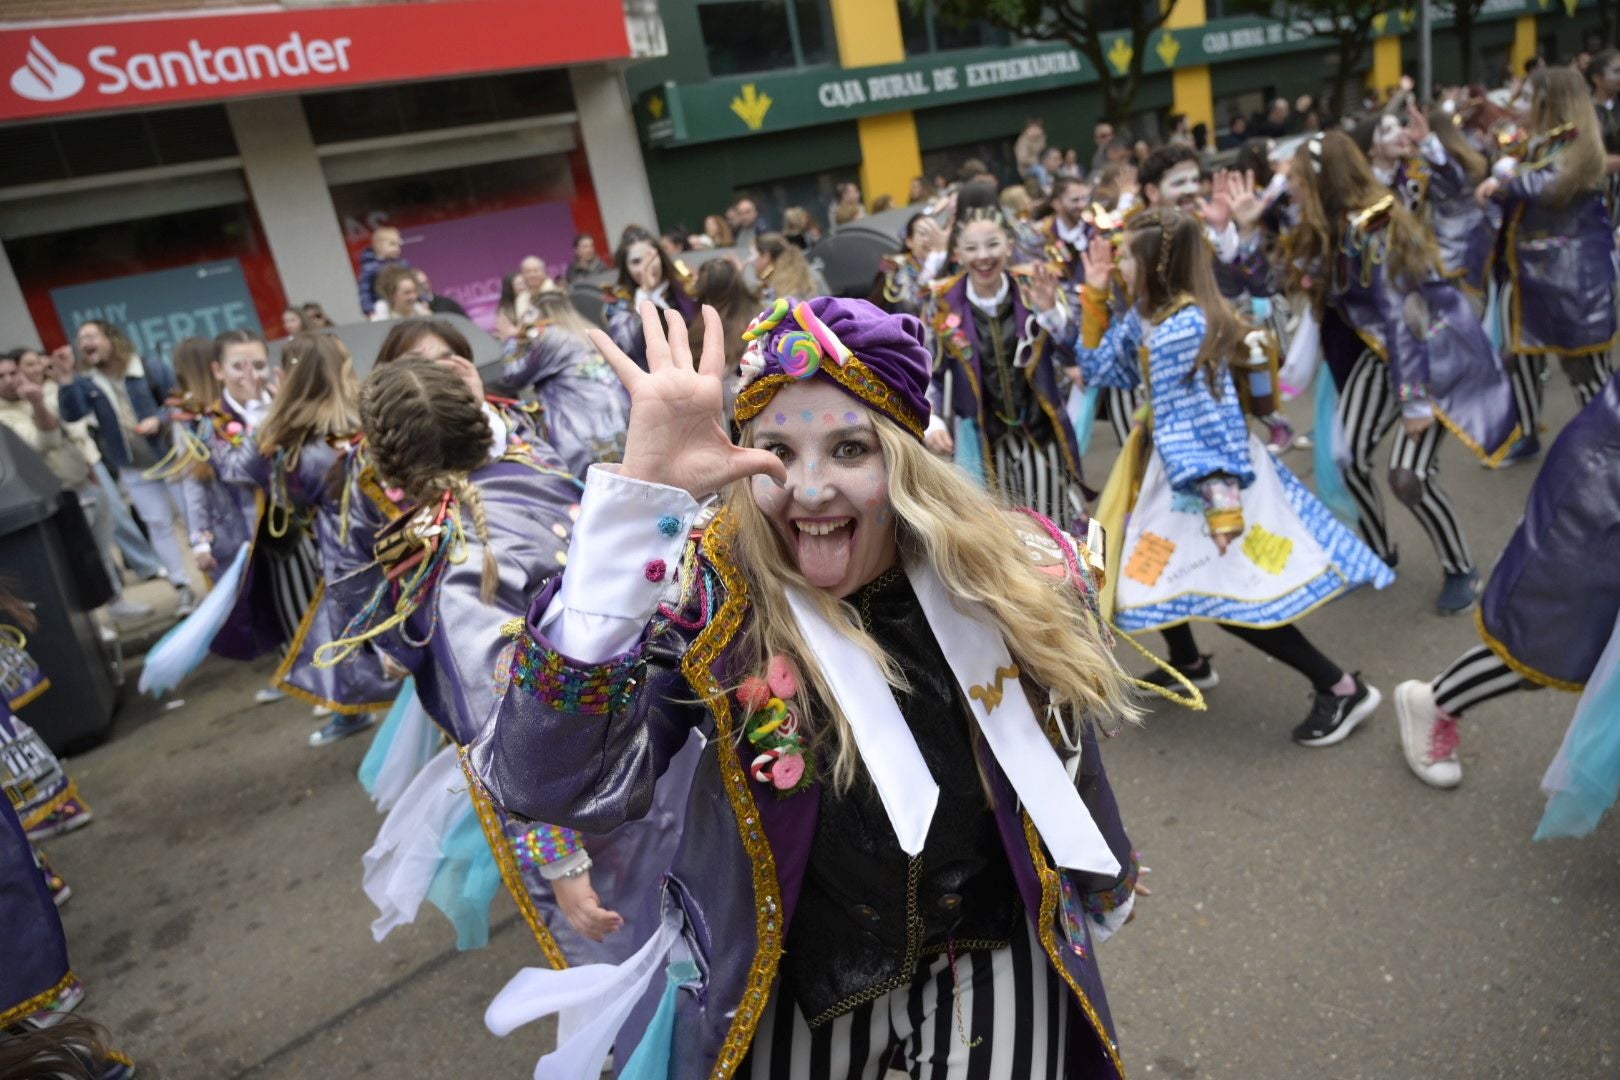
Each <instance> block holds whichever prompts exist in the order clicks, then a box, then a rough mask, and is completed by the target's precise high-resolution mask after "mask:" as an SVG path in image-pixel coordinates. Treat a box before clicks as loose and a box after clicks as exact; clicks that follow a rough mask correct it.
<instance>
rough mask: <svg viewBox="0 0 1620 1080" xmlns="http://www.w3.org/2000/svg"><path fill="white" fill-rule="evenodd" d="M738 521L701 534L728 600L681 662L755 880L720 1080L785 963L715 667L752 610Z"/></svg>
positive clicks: (719, 1061) (762, 842)
mask: <svg viewBox="0 0 1620 1080" xmlns="http://www.w3.org/2000/svg"><path fill="white" fill-rule="evenodd" d="M736 536H737V522H736V519H735V518H733V517H732V516H731V512H730V511H728V510H721V511H720V513H719V514H717V515H716V516H715V519H714V521H713V522H711V523H710V525H709V527H708V529H707V530H706V531H705V532H704V534H703V554H704V556H705V557H706V558H708V560H709V563H710V565H712V566H713V567H714V570H715V573H717V574H718V575H719V576H720V580H721V582H722V583H723V584H724V586H725V590H726V595H725V599H724V600H722V601H721V603H720V610H719V611H717V612H715V615H714V618H713V619H711V620H709V625H708V626H706V627H704V628H703V631H702V633H700V634H698V636H697V638H696V639H695V640H694V641H693V642H692V645H691V647H690V648H689V649H687V650H686V655H685V656H684V657H682V658H681V673H682V674H683V675H685V676H686V681H687V684H688V685H689V686H691V688H692V690H693V691H694V692H695V693H696V694H697V695H698V696H699V697H701V698H702V699H703V701H704V703H705V704H706V705H708V707H709V711H710V712H712V713H713V714H714V726H715V738H714V743H715V745H716V746H717V747H718V748H719V761H720V777H721V780H722V782H723V783H724V784H725V789H726V799H727V801H728V802H729V803H730V804H731V813H732V816H733V817H734V818H735V819H736V821H737V835H738V837H739V838H740V839H741V841H742V846H743V848H744V850H746V851H747V852H748V860H749V862H750V863H751V864H752V865H753V873H754V929H755V934H756V935H757V938H758V943H759V944H758V948H757V949H756V950H755V952H754V958H753V960H752V961H750V963H749V966H748V989H747V990H746V991H744V993H743V999H742V1001H740V1002H738V1004H737V1013H736V1016H735V1017H734V1018H733V1019H732V1021H731V1027H730V1029H728V1030H727V1032H726V1038H725V1042H724V1043H722V1044H721V1046H720V1052H719V1054H718V1055H717V1056H716V1058H715V1063H714V1073H713V1077H714V1080H726V1078H727V1077H730V1076H732V1075H733V1074H734V1073H735V1072H736V1070H737V1066H739V1065H741V1064H742V1060H743V1058H744V1056H746V1055H747V1053H748V1048H749V1046H750V1045H752V1043H753V1041H754V1030H755V1028H757V1027H758V1026H759V1019H760V1017H761V1016H762V1015H764V1012H765V1006H766V1003H767V1002H768V1001H769V1000H770V996H771V983H772V982H773V981H774V980H775V978H776V969H777V965H778V964H779V963H781V959H782V931H783V929H784V927H783V926H782V898H781V884H780V883H779V881H778V880H777V876H776V856H775V855H774V854H773V853H772V852H771V845H770V842H769V841H768V840H767V839H766V838H765V833H764V830H763V829H762V828H761V827H760V822H759V810H758V807H757V806H756V805H755V803H754V793H753V791H752V790H750V787H749V782H748V777H747V776H745V775H744V774H743V768H742V763H741V762H739V761H738V760H737V753H736V750H735V747H734V739H733V736H734V731H733V728H732V723H731V701H730V699H729V698H728V697H727V696H726V692H725V688H724V687H722V686H721V685H720V683H719V681H718V680H717V679H715V677H714V671H713V665H714V662H715V661H716V660H717V659H719V657H720V654H721V653H722V652H724V651H725V649H726V646H728V645H730V644H731V642H732V641H733V639H735V638H736V636H737V632H738V631H739V630H741V629H742V624H743V615H744V613H745V612H746V611H747V608H748V584H747V582H746V581H744V580H743V576H742V573H741V572H740V571H739V570H738V569H737V566H736V564H735V562H733V560H732V548H731V545H732V542H733V541H734V540H735V539H736Z"/></svg>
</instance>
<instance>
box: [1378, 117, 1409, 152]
mask: <svg viewBox="0 0 1620 1080" xmlns="http://www.w3.org/2000/svg"><path fill="white" fill-rule="evenodd" d="M1373 148H1374V149H1375V150H1376V151H1377V152H1378V156H1380V157H1383V158H1386V159H1388V160H1390V161H1395V160H1398V159H1400V158H1403V157H1406V156H1407V155H1409V154H1411V152H1412V138H1411V136H1409V135H1407V133H1406V127H1405V125H1403V124H1402V123H1401V122H1400V121H1399V120H1398V119H1396V118H1395V117H1393V116H1388V115H1386V116H1383V117H1380V118H1379V121H1378V130H1377V131H1376V132H1374V134H1373Z"/></svg>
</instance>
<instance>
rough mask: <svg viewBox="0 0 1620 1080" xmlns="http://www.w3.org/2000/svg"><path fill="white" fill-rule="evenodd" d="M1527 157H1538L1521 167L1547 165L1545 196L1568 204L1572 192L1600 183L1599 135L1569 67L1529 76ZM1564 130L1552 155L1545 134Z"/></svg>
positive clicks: (1580, 82)
mask: <svg viewBox="0 0 1620 1080" xmlns="http://www.w3.org/2000/svg"><path fill="white" fill-rule="evenodd" d="M1530 90H1531V98H1530V131H1531V136H1530V155H1529V156H1530V157H1534V156H1535V155H1536V154H1537V153H1538V152H1539V153H1540V154H1542V155H1543V157H1542V160H1541V161H1540V162H1537V161H1531V160H1527V161H1526V162H1525V163H1524V166H1523V167H1524V168H1550V169H1552V170H1553V180H1552V183H1550V184H1548V185H1547V190H1546V197H1547V202H1548V203H1550V204H1551V205H1553V206H1555V207H1564V206H1568V205H1569V204H1570V203H1571V202H1573V201H1574V200H1575V199H1576V198H1577V197H1578V196H1580V195H1583V194H1586V193H1588V192H1593V191H1598V190H1600V189H1601V188H1602V187H1603V177H1604V164H1605V158H1604V151H1603V136H1602V134H1601V132H1600V130H1599V127H1598V118H1597V110H1596V109H1595V108H1594V107H1593V105H1592V94H1591V91H1589V90H1588V89H1587V86H1586V81H1585V80H1584V79H1582V78H1581V76H1580V74H1579V73H1577V72H1576V71H1575V70H1574V69H1573V68H1567V67H1556V68H1555V67H1545V68H1542V69H1541V70H1539V71H1537V72H1536V73H1535V74H1534V75H1532V76H1530ZM1566 132H1567V135H1568V141H1567V142H1566V143H1562V144H1560V145H1561V149H1560V150H1559V153H1558V156H1557V157H1556V158H1555V157H1552V156H1551V155H1550V151H1551V149H1552V147H1551V146H1548V145H1546V143H1547V142H1548V141H1549V136H1553V137H1558V136H1559V135H1562V134H1564V133H1566Z"/></svg>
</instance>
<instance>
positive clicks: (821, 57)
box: [793, 0, 832, 67]
mask: <svg viewBox="0 0 1620 1080" xmlns="http://www.w3.org/2000/svg"><path fill="white" fill-rule="evenodd" d="M821 8H822V0H793V19H794V21H795V22H797V23H798V24H799V63H800V64H801V65H804V66H806V67H808V66H810V65H813V64H825V63H829V62H830V61H831V60H832V57H830V56H828V55H827V35H826V33H825V32H824V31H823V29H822V19H821Z"/></svg>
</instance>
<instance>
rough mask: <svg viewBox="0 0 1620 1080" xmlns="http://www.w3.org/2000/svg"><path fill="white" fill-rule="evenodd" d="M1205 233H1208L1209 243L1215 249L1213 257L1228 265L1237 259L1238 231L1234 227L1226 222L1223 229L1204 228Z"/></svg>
mask: <svg viewBox="0 0 1620 1080" xmlns="http://www.w3.org/2000/svg"><path fill="white" fill-rule="evenodd" d="M1205 231H1206V232H1208V233H1209V242H1210V243H1211V244H1212V245H1213V246H1214V248H1215V257H1216V258H1217V259H1219V260H1221V262H1223V263H1229V262H1231V261H1232V260H1233V259H1235V258H1237V255H1238V231H1237V226H1236V225H1234V224H1233V223H1232V222H1230V221H1228V222H1227V223H1226V228H1224V229H1210V228H1208V227H1207V226H1206V228H1205Z"/></svg>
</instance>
